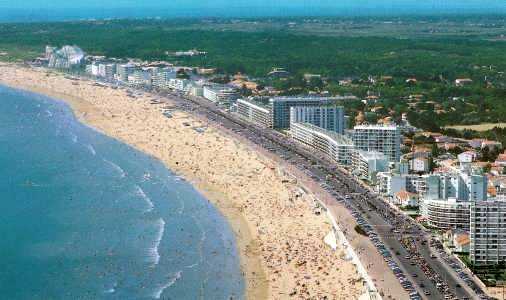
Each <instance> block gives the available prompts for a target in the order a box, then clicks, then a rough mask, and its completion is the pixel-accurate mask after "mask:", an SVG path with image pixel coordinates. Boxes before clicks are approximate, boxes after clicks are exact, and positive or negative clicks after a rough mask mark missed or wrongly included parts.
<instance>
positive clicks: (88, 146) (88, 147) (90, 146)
mask: <svg viewBox="0 0 506 300" xmlns="http://www.w3.org/2000/svg"><path fill="white" fill-rule="evenodd" d="M86 148H87V149H88V150H89V151H90V153H91V155H93V156H95V155H97V151H95V148H93V146H92V145H90V144H88V145H86Z"/></svg>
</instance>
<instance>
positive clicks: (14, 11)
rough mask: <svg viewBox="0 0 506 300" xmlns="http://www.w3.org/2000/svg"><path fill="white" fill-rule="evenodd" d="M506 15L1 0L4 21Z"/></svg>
mask: <svg viewBox="0 0 506 300" xmlns="http://www.w3.org/2000/svg"><path fill="white" fill-rule="evenodd" d="M491 13H493V14H506V4H505V1H504V0H501V1H498V0H482V1H478V0H467V1H466V0H461V1H455V0H447V1H441V0H428V1H423V2H421V1H415V0H390V1H386V0H353V1H352V0H343V1H331V0H312V1H309V0H277V1H276V0H275V1H269V0H249V1H247V0H235V1H230V0H214V1H205V0H173V1H170V2H167V1H160V0H146V1H143V2H142V3H138V1H133V0H116V1H109V2H104V1H99V0H83V1H80V2H79V3H74V2H70V1H64V0H52V1H51V2H50V3H48V1H47V0H25V1H22V2H21V1H13V0H0V21H46V20H74V19H90V18H97V19H102V18H129V17H141V18H143V17H166V18H167V17H278V16H279V17H287V16H367V15H383V16H384V15H392V16H394V15H408V14H413V15H415V14H416V15H421V14H423V15H441V14H457V15H458V14H491Z"/></svg>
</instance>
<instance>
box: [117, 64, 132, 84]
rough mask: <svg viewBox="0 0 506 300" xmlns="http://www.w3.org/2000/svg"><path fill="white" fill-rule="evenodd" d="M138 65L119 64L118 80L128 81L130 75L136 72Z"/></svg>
mask: <svg viewBox="0 0 506 300" xmlns="http://www.w3.org/2000/svg"><path fill="white" fill-rule="evenodd" d="M135 69H136V66H135V65H134V64H130V63H128V64H121V65H118V67H117V71H118V80H119V81H121V82H128V76H130V75H132V74H133V73H134V72H135Z"/></svg>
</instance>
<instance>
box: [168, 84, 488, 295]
mask: <svg viewBox="0 0 506 300" xmlns="http://www.w3.org/2000/svg"><path fill="white" fill-rule="evenodd" d="M159 95H161V96H164V97H168V98H169V99H170V100H171V101H173V102H174V103H176V104H177V108H178V109H183V110H186V111H190V112H192V113H195V114H198V115H201V116H203V117H205V119H207V120H210V121H213V122H216V123H217V124H218V125H219V126H222V127H224V128H227V129H229V130H231V131H233V132H234V133H236V134H239V135H241V136H242V137H244V138H246V139H248V140H249V141H251V142H253V143H255V144H257V145H259V146H261V147H263V148H265V149H266V150H268V151H270V152H272V153H274V154H276V155H277V156H279V157H280V158H282V159H284V160H285V161H287V162H288V163H291V164H293V165H295V166H296V167H297V168H298V169H300V170H301V171H303V172H304V173H305V174H307V175H308V176H310V177H311V178H312V179H313V180H315V181H317V182H319V183H320V184H325V185H326V186H327V188H326V189H327V190H328V191H329V192H330V193H333V195H335V196H336V199H342V198H346V200H345V201H346V204H347V205H348V206H349V208H351V209H354V210H355V211H358V212H360V216H361V217H362V218H363V219H364V220H365V221H366V222H367V224H368V225H370V226H371V227H372V230H373V232H374V233H375V234H377V236H378V238H379V240H381V242H382V243H384V245H385V246H386V249H387V250H388V251H389V252H390V253H391V254H392V260H393V261H394V262H395V263H396V264H397V265H398V266H399V268H400V269H401V270H402V272H403V273H404V275H405V277H406V278H407V279H409V281H410V282H412V283H413V286H414V289H415V290H416V291H417V292H418V293H419V294H420V295H421V296H422V298H426V299H466V298H468V299H479V298H480V295H478V294H477V293H475V292H474V291H473V290H471V289H469V288H459V287H457V285H461V286H464V285H465V283H464V282H463V281H462V280H461V279H460V278H459V277H458V275H457V273H456V272H454V271H453V270H452V268H451V267H449V266H448V265H446V263H445V261H444V260H439V259H433V258H431V257H430V254H431V249H430V247H429V242H428V241H429V240H430V234H429V233H428V232H425V231H424V230H422V229H420V228H419V227H418V224H416V223H415V221H414V220H412V219H410V218H409V217H407V216H404V215H403V214H402V213H400V212H398V211H396V210H394V209H393V208H392V207H390V205H389V204H387V203H386V202H385V201H384V200H383V199H381V198H380V197H378V196H377V195H374V194H373V193H371V192H370V191H369V190H368V189H367V188H366V187H365V186H364V185H363V184H362V183H360V182H358V181H356V180H355V179H354V178H353V176H351V175H350V174H349V173H348V172H347V171H346V170H344V169H342V168H340V167H339V166H338V165H337V164H336V163H334V162H332V161H329V160H328V159H327V158H326V157H325V156H324V155H323V154H320V153H315V152H314V151H312V150H311V149H308V148H307V147H305V146H303V145H300V144H298V143H296V142H294V141H292V140H291V139H289V138H287V137H286V136H285V135H283V134H282V133H279V132H276V131H274V130H271V129H265V128H260V127H258V126H256V125H254V124H251V123H248V122H246V121H244V120H242V119H241V118H239V117H237V116H235V115H234V114H233V113H227V112H225V111H223V110H222V109H221V108H219V107H218V106H216V105H215V104H214V103H211V102H209V101H207V100H205V99H203V98H199V97H190V96H187V95H183V94H178V93H167V92H161V93H159ZM336 201H337V200H336ZM402 241H405V243H403V242H402ZM422 242H423V243H422ZM406 243H407V244H406ZM413 248H414V249H416V250H415V251H416V252H413V251H410V249H413ZM463 284H464V285H463ZM478 292H480V291H479V290H478Z"/></svg>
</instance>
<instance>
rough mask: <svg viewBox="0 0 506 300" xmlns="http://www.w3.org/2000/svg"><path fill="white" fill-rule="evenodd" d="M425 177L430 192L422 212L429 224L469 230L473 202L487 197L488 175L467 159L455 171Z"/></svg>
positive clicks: (442, 227)
mask: <svg viewBox="0 0 506 300" xmlns="http://www.w3.org/2000/svg"><path fill="white" fill-rule="evenodd" d="M424 177H425V179H426V193H425V196H424V199H423V201H422V205H421V210H420V212H421V214H422V216H424V217H426V218H427V222H428V224H429V225H431V226H433V227H436V228H439V229H450V228H454V229H465V230H469V209H470V206H471V205H472V204H473V203H477V202H483V201H486V200H487V186H488V180H487V177H486V176H484V175H480V174H476V173H473V170H472V169H471V168H469V167H468V166H467V165H466V164H465V163H464V164H463V165H461V168H460V169H458V170H454V171H453V172H448V173H435V174H430V175H425V176H424Z"/></svg>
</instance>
